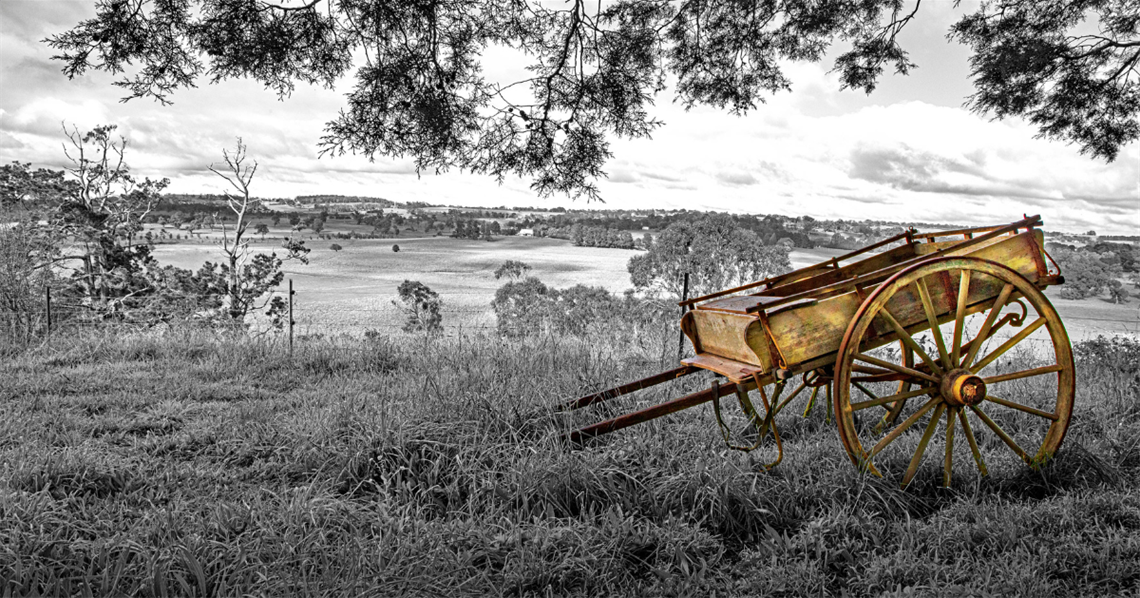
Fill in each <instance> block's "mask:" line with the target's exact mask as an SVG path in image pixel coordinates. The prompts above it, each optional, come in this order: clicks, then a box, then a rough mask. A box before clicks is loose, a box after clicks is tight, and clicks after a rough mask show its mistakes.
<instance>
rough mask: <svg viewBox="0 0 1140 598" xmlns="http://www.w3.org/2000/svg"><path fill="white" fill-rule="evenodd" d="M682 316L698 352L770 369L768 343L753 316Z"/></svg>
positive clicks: (697, 313)
mask: <svg viewBox="0 0 1140 598" xmlns="http://www.w3.org/2000/svg"><path fill="white" fill-rule="evenodd" d="M685 317H686V318H691V320H690V321H691V328H692V330H693V334H694V335H695V336H696V338H697V345H698V348H697V350H698V351H699V352H701V353H709V354H712V355H718V356H720V357H725V358H728V359H731V360H733V361H740V362H744V363H748V364H752V365H755V366H759V367H761V368H764V369H765V370H767V369H770V368H771V367H772V363H773V360H772V358H771V357H770V356H769V351H768V340H767V337H766V336H765V334H764V330H763V329H762V328H761V326H760V320H759V318H757V317H756V316H753V315H745V314H732V313H726V312H719V311H704V310H700V309H696V310H693V311H691V312H689V313H688V314H686V316H685Z"/></svg>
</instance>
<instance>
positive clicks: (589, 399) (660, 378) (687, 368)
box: [555, 365, 700, 411]
mask: <svg viewBox="0 0 1140 598" xmlns="http://www.w3.org/2000/svg"><path fill="white" fill-rule="evenodd" d="M699 370H700V368H695V367H693V366H691V365H683V366H681V367H679V368H674V369H671V370H669V371H667V372H661V373H660V374H654V375H652V376H649V377H647V378H642V379H641V380H635V381H633V382H629V383H627V384H622V385H621V386H618V387H615V388H611V389H608V390H603V391H601V392H596V393H593V394H589V395H586V396H584V397H581V398H579V399H575V400H573V401H567V402H566V403H563V404H561V405H559V406H558V407H556V408H555V409H557V410H558V411H573V410H575V409H581V408H582V407H586V406H588V405H593V404H595V403H603V402H605V401H608V400H610V399H616V398H617V397H620V396H622V395H627V394H629V393H631V392H636V391H639V390H642V389H644V388H649V387H651V386H656V385H658V384H663V383H665V382H668V381H670V380H676V379H677V378H680V377H682V376H688V375H689V374H692V373H694V372H697V371H699Z"/></svg>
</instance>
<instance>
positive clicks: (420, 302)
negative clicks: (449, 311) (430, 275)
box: [392, 280, 443, 332]
mask: <svg viewBox="0 0 1140 598" xmlns="http://www.w3.org/2000/svg"><path fill="white" fill-rule="evenodd" d="M396 292H397V293H398V295H399V302H396V301H393V302H392V304H393V305H395V306H396V307H398V308H400V310H402V311H403V312H404V313H405V314H407V316H408V319H407V321H405V322H404V331H405V332H439V331H440V330H443V324H442V322H443V315H442V314H441V313H440V309H441V308H442V307H443V300H442V299H440V298H439V293H436V292H435V291H433V290H431V289H430V288H429V287H428V286H427V285H426V284H424V283H422V282H420V281H418V280H405V281H404V282H403V283H401V284H400V286H399V288H398V289H396Z"/></svg>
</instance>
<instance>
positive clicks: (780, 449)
mask: <svg viewBox="0 0 1140 598" xmlns="http://www.w3.org/2000/svg"><path fill="white" fill-rule="evenodd" d="M752 379H753V380H754V381H755V383H756V389H757V390H759V391H760V400H761V401H762V402H763V403H764V411H765V413H766V414H767V415H766V416H765V418H764V427H765V430H762V431H761V435H760V440H763V439H764V436H765V435H766V434H767V430H766V428H768V427H769V426H770V427H771V428H772V436H773V437H774V438H775V439H776V460H775V461H773V462H771V463H764V464H762V465H761V467H763V468H764V470H765V471H767V470H769V469H772V468H773V467H775V466H777V465H779V464H780V461H783V460H784V441H783V440H781V439H780V430H779V428H777V427H776V413H777V412H778V411H779V410H780V409H781V408H782V407H781V406H780V405H779V404H778V403H777V401H778V400H779V398H780V393H781V392H783V390H784V385H783V384H780V389H779V391H777V392H776V394H775V395H774V396H773V397H772V402H771V404H769V402H768V393H766V392H764V386H763V385H762V384H761V383H760V377H759V376H757V375H756V374H752ZM803 389H804V385H802V384H801V385H800V387H799V388H797V389H796V391H795V392H794V393H792V396H791V397H789V398H788V399H787V400H786V401H784V405H787V404H788V402H790V401H791V400H792V399H793V398H795V397H796V395H798V394H799V393H800V391H801V390H803Z"/></svg>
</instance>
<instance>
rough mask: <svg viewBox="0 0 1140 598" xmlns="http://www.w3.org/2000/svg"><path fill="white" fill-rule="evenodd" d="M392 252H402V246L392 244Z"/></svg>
mask: <svg viewBox="0 0 1140 598" xmlns="http://www.w3.org/2000/svg"><path fill="white" fill-rule="evenodd" d="M392 253H400V246H399V245H392Z"/></svg>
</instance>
